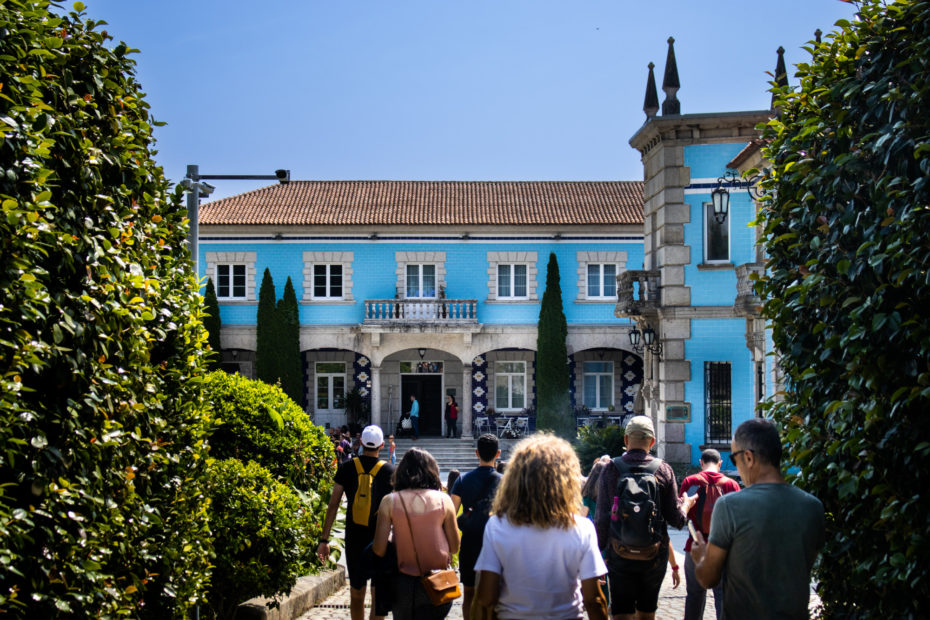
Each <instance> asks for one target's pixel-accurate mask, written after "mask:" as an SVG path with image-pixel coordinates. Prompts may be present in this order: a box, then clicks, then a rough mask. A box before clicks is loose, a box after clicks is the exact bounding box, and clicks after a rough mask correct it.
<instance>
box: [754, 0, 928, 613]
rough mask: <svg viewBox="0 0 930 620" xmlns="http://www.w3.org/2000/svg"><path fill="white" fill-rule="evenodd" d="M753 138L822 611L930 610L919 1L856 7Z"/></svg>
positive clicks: (791, 442) (924, 90)
mask: <svg viewBox="0 0 930 620" xmlns="http://www.w3.org/2000/svg"><path fill="white" fill-rule="evenodd" d="M837 25H838V26H840V28H841V30H840V31H839V32H837V33H835V34H834V35H833V36H831V37H830V38H829V39H827V40H825V41H824V42H823V43H821V44H820V45H817V46H815V47H813V48H811V51H812V52H813V53H812V59H811V61H810V63H806V64H800V65H798V76H799V77H800V79H801V84H800V89H799V90H797V91H787V90H786V91H782V92H781V93H780V94H779V96H778V98H777V102H776V103H777V105H779V107H780V108H781V116H780V117H779V118H777V119H775V120H773V121H771V122H770V123H769V124H768V126H767V127H766V129H765V132H764V133H765V137H766V139H767V140H769V141H770V145H769V148H768V149H767V152H766V154H767V157H768V158H769V159H770V160H771V162H772V170H771V171H770V174H769V176H770V180H769V181H766V184H767V185H768V186H769V188H770V189H772V188H774V189H777V194H776V195H774V196H772V199H771V200H770V201H769V202H767V204H766V206H765V207H764V209H763V212H762V214H761V219H762V224H763V225H764V231H765V235H764V236H765V248H766V251H767V254H768V255H769V257H770V260H769V262H768V265H767V267H768V275H767V276H766V277H765V278H763V280H762V281H761V282H760V283H759V285H758V286H757V290H758V291H759V292H760V294H762V295H763V296H764V298H765V299H766V304H765V312H766V314H767V315H768V316H769V317H770V318H771V321H772V326H773V340H774V343H775V346H776V347H777V349H778V350H779V351H780V354H781V366H782V369H783V370H784V373H785V378H786V393H785V399H784V401H783V402H779V403H776V404H774V405H772V406H771V409H770V411H771V413H772V414H773V415H774V417H775V418H776V419H777V420H778V421H779V422H780V424H781V426H782V428H783V429H784V440H785V443H786V446H787V450H788V456H789V460H790V461H791V463H792V464H795V465H798V466H799V467H800V473H798V475H797V476H796V477H795V478H794V482H795V483H796V484H797V485H798V486H800V487H802V488H804V489H806V490H808V491H810V492H811V493H813V494H814V495H816V496H817V497H819V498H820V499H821V500H822V501H823V503H824V506H825V508H826V511H827V515H828V519H827V540H826V544H825V546H824V550H823V560H822V563H821V564H820V568H819V570H817V572H816V576H817V580H818V584H819V585H818V592H819V594H820V597H821V600H822V601H823V613H824V615H826V616H828V617H838V618H842V617H855V618H872V617H874V618H907V617H911V618H913V617H927V616H928V615H930V567H928V564H927V562H926V558H927V556H928V555H930V493H928V491H927V490H928V489H930V416H928V415H927V403H928V402H930V322H928V321H927V308H928V307H930V280H928V277H927V273H928V271H927V270H928V267H930V244H928V242H927V240H928V239H930V210H928V207H927V205H930V79H928V75H930V71H928V65H927V59H928V58H930V4H928V3H927V2H918V1H915V0H898V1H897V2H893V3H887V6H886V5H885V3H878V2H874V1H868V2H864V3H863V4H862V5H861V8H860V17H859V19H857V20H856V21H855V22H852V23H849V22H845V21H841V22H838V23H837Z"/></svg>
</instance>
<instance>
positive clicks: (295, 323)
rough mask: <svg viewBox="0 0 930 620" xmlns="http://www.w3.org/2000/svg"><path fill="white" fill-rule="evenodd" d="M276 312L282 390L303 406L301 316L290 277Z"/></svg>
mask: <svg viewBox="0 0 930 620" xmlns="http://www.w3.org/2000/svg"><path fill="white" fill-rule="evenodd" d="M276 312H277V324H278V328H277V334H276V335H277V341H278V343H277V351H278V368H279V371H280V377H281V389H283V390H284V393H285V394H287V395H288V396H290V397H291V398H292V399H293V400H294V402H295V403H297V404H303V402H304V383H305V380H304V376H303V364H302V363H301V361H300V315H299V309H298V307H297V294H296V293H295V292H294V285H293V284H292V283H291V279H290V277H288V279H287V283H286V284H285V285H284V295H283V296H282V297H281V300H280V301H279V302H278V307H277V309H276Z"/></svg>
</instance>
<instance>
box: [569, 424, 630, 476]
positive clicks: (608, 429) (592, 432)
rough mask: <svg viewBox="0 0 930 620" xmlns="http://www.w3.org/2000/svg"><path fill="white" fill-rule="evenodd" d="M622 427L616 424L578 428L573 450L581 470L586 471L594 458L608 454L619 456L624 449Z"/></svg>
mask: <svg viewBox="0 0 930 620" xmlns="http://www.w3.org/2000/svg"><path fill="white" fill-rule="evenodd" d="M623 433H624V431H623V428H622V427H620V426H617V425H616V424H611V425H608V426H605V427H604V428H594V427H591V426H583V427H582V428H580V429H578V442H577V443H576V444H575V452H576V453H578V460H579V461H580V462H581V468H582V471H585V472H588V471H590V469H591V464H592V463H594V459H596V458H598V457H600V456H601V455H604V454H608V455H610V456H611V458H613V457H615V456H620V455H621V454H623V451H624V450H625V449H626V448H624V446H623Z"/></svg>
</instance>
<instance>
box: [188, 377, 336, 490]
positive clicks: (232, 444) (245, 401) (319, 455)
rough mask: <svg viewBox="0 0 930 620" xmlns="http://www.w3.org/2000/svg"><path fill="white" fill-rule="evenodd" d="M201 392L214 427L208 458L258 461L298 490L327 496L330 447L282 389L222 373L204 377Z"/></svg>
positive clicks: (331, 462) (330, 474)
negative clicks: (208, 408)
mask: <svg viewBox="0 0 930 620" xmlns="http://www.w3.org/2000/svg"><path fill="white" fill-rule="evenodd" d="M205 389H206V397H207V398H208V399H209V400H210V402H211V403H212V408H213V415H214V417H215V418H216V421H217V424H218V428H217V430H216V431H215V432H214V433H213V435H212V436H211V438H210V455H211V456H213V457H215V458H219V459H224V458H230V457H232V458H237V459H239V460H241V461H250V460H252V461H256V462H257V463H259V464H261V465H262V466H263V467H265V468H267V469H268V470H269V471H271V472H272V473H273V474H274V475H276V476H278V477H279V478H280V479H281V480H282V481H285V482H287V483H288V484H291V485H293V486H294V487H296V488H297V489H300V490H301V491H305V492H312V493H314V494H316V495H327V496H328V493H329V490H330V489H331V488H332V477H333V473H334V471H335V470H334V463H335V452H334V451H333V445H332V442H331V441H329V440H328V439H327V438H326V434H325V433H324V432H323V429H322V428H320V427H318V426H315V425H314V424H313V423H312V422H311V421H310V417H309V416H308V415H307V414H306V413H305V412H304V411H303V409H301V408H300V407H298V406H297V404H296V403H295V402H294V401H292V400H291V399H290V398H288V397H287V395H286V394H285V393H284V392H283V391H282V390H281V388H279V387H277V386H274V385H268V384H267V383H263V382H261V381H253V380H251V379H247V378H245V377H243V376H241V375H230V374H227V373H225V372H221V371H220V372H213V373H210V374H209V375H208V377H207V379H206V382H205ZM327 499H328V497H327Z"/></svg>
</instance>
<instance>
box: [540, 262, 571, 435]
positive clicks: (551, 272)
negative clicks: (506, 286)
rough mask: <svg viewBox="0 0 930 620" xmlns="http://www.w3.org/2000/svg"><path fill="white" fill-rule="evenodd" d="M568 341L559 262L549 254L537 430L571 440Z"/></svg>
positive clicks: (542, 330) (542, 322)
mask: <svg viewBox="0 0 930 620" xmlns="http://www.w3.org/2000/svg"><path fill="white" fill-rule="evenodd" d="M567 337H568V323H567V322H566V320H565V312H564V311H563V309H562V285H561V283H560V279H559V262H558V260H556V257H555V253H550V254H549V265H548V266H547V269H546V290H545V292H544V293H543V298H542V303H541V304H540V309H539V325H538V335H537V337H536V416H537V417H536V427H537V428H538V429H540V430H544V429H549V430H552V431H555V432H556V433H557V434H559V435H561V436H563V437H565V438H567V439H569V440H574V439H575V421H574V418H573V417H572V415H571V400H570V397H569V380H570V377H569V376H568V363H567V360H568V349H567V348H566V345H565V339H566V338H567Z"/></svg>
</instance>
